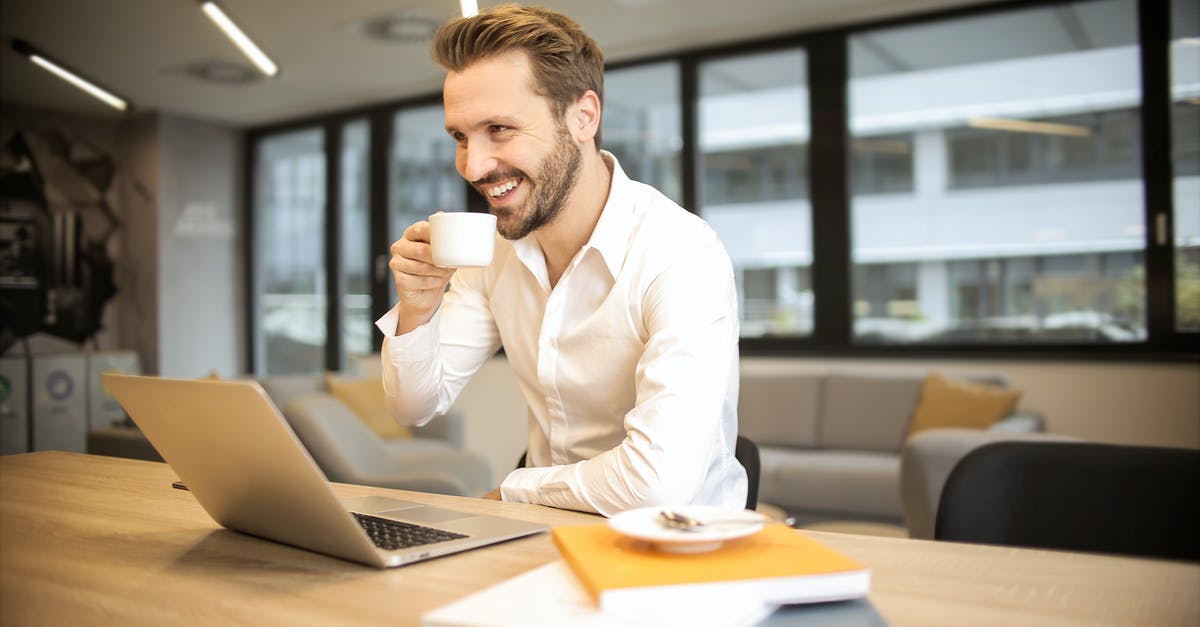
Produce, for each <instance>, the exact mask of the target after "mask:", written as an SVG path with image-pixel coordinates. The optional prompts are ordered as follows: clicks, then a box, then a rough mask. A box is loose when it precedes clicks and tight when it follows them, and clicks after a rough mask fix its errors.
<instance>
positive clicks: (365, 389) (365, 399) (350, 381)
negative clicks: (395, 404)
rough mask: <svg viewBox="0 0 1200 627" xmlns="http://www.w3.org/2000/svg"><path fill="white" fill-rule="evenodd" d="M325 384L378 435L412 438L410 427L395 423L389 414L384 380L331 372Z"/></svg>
mask: <svg viewBox="0 0 1200 627" xmlns="http://www.w3.org/2000/svg"><path fill="white" fill-rule="evenodd" d="M325 383H326V385H327V386H329V394H330V395H331V396H333V397H334V398H336V399H338V400H339V401H341V402H343V403H345V404H346V406H347V407H349V408H350V411H352V412H354V414H355V415H356V416H358V417H359V419H360V420H362V421H363V422H364V423H366V425H367V426H368V427H370V428H371V431H374V432H375V435H378V436H379V437H381V438H385V439H395V438H410V437H412V432H410V431H409V430H408V427H405V426H403V425H401V424H400V423H398V422H396V419H395V418H392V414H391V412H389V411H388V407H387V397H386V396H385V395H384V393H383V380H382V379H380V378H378V377H376V378H371V379H358V378H348V377H339V376H337V375H335V374H332V373H330V374H327V375H325Z"/></svg>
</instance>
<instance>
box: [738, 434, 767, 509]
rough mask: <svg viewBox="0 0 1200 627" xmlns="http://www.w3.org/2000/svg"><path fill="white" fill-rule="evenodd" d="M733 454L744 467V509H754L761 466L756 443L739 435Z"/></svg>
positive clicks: (756, 502)
mask: <svg viewBox="0 0 1200 627" xmlns="http://www.w3.org/2000/svg"><path fill="white" fill-rule="evenodd" d="M733 456H734V457H736V458H737V460H738V462H739V463H741V465H742V468H745V469H746V509H754V508H756V507H758V475H759V474H760V473H761V467H762V465H761V464H760V463H759V460H758V445H757V444H755V443H754V441H753V440H751V439H750V438H748V437H746V436H744V435H739V436H738V437H737V444H735V445H734V448H733Z"/></svg>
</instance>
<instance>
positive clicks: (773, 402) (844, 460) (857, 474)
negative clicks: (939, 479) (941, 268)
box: [738, 368, 1043, 525]
mask: <svg viewBox="0 0 1200 627" xmlns="http://www.w3.org/2000/svg"><path fill="white" fill-rule="evenodd" d="M925 374H926V373H924V372H918V373H911V374H891V373H877V374H872V373H849V372H827V373H807V372H792V371H786V372H779V371H774V370H772V369H770V368H764V369H758V370H748V369H745V368H744V369H743V372H742V380H741V393H740V399H739V404H738V420H739V433H740V434H742V435H745V436H746V437H748V438H750V439H751V440H753V441H754V442H755V443H756V444H757V445H758V447H759V454H760V458H761V475H760V484H759V501H760V502H763V503H769V504H771V505H775V506H778V507H780V508H782V509H784V510H786V511H787V513H788V514H789V515H791V516H793V517H795V518H796V520H797V522H798V523H799V524H807V523H813V522H819V521H826V520H855V521H869V522H879V523H888V524H893V525H903V524H904V523H905V519H904V507H903V506H902V502H901V495H902V493H901V487H900V466H901V464H900V461H901V455H902V452H903V451H904V448H905V441H906V436H907V433H908V425H909V421H910V420H911V418H912V415H913V411H914V409H915V408H916V406H917V403H918V401H919V400H920V395H921V386H922V383H923V381H924V378H925ZM945 375H946V376H947V377H952V378H966V379H971V380H974V381H977V382H987V383H993V384H996V385H1006V382H1005V380H1004V378H1003V377H1000V376H994V375H977V374H975V375H961V374H956V373H953V372H948V373H945ZM1042 428H1043V421H1042V418H1041V416H1040V415H1038V414H1036V413H1032V412H1028V411H1017V412H1014V413H1013V414H1011V415H1009V416H1008V417H1006V418H1004V419H1002V420H1001V421H1000V422H998V423H996V424H995V425H993V426H992V427H991V428H990V429H989V430H988V431H989V432H991V433H994V434H1010V433H1036V432H1040V431H1041V430H1042ZM939 490H940V488H939Z"/></svg>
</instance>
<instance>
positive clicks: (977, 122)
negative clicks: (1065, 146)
mask: <svg viewBox="0 0 1200 627" xmlns="http://www.w3.org/2000/svg"><path fill="white" fill-rule="evenodd" d="M967 125H968V126H973V127H975V128H989V129H993V130H997V131H1013V132H1016V133H1040V134H1043V135H1066V136H1068V137H1091V135H1092V129H1090V128H1087V127H1086V126H1076V125H1074V124H1055V123H1053V122H1033V121H1030V120H1014V119H1011V118H971V120H970V121H969V122H967Z"/></svg>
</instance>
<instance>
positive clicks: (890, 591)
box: [0, 452, 1200, 627]
mask: <svg viewBox="0 0 1200 627" xmlns="http://www.w3.org/2000/svg"><path fill="white" fill-rule="evenodd" d="M174 479H175V475H174V473H173V472H172V471H171V469H170V468H169V467H168V466H166V465H165V464H161V463H156V462H147V461H135V460H126V459H117V458H110V457H99V456H94V455H80V454H75V453H61V452H41V453H29V454H24V455H14V456H8V457H3V458H0V625H77V624H86V625H107V624H112V625H143V624H144V625H175V624H248V625H267V624H286V625H341V624H388V625H415V624H417V623H418V621H419V618H420V615H421V614H422V613H424V612H426V611H428V610H431V609H433V608H436V607H439V606H441V605H443V604H445V603H448V602H450V601H453V600H455V599H457V598H459V597H462V596H464V595H466V594H468V593H470V592H473V591H475V590H478V589H480V588H483V587H485V586H487V585H489V584H492V583H496V582H499V581H502V580H504V579H506V578H508V577H511V576H514V575H516V574H518V573H521V572H524V571H526V570H529V569H531V568H533V567H535V566H538V565H541V564H544V563H546V562H548V561H550V560H553V559H556V558H557V557H558V554H557V552H556V550H555V549H554V546H553V544H552V543H551V541H550V538H549V536H548V535H547V534H539V535H536V536H533V537H529V538H524V539H520V540H515V541H512V542H507V543H503V544H500V545H496V546H492V547H487V548H483V549H477V550H474V551H468V552H465V553H460V554H457V555H452V556H448V557H444V558H440V559H436V560H431V561H428V562H422V563H418V564H414V565H411V566H406V567H403V568H396V569H391V570H375V569H372V568H367V567H363V566H359V565H357V564H353V563H350V562H345V561H342V560H338V559H335V558H331V557H325V556H321V555H317V554H313V553H309V552H306V551H302V550H299V549H294V548H290V547H286V546H282V545H279V544H275V543H272V542H267V541H263V540H259V539H256V538H252V537H249V536H245V535H242V534H239V533H235V532H232V531H228V530H225V529H222V528H221V527H219V526H218V525H217V524H216V523H214V522H213V521H212V520H211V519H210V518H209V517H208V515H207V514H206V513H205V512H204V510H203V509H202V508H201V507H200V506H199V505H198V504H197V503H196V501H195V499H193V498H192V495H191V494H190V493H188V492H186V491H182V490H176V489H173V488H171V486H170V484H171V481H173V480H174ZM335 488H336V489H337V491H338V492H339V493H340V494H341V495H342V496H343V497H351V496H358V495H362V494H371V493H375V494H387V495H391V496H398V497H401V498H407V499H412V500H419V501H423V502H428V503H433V504H441V505H451V506H454V507H458V508H463V509H470V510H475V511H481V512H488V513H494V514H503V515H507V516H511V517H514V518H523V519H527V520H532V521H538V522H543V523H547V524H551V525H556V524H572V523H588V522H595V521H596V520H597V518H595V517H593V516H589V515H586V514H580V513H577V512H567V511H562V510H555V509H551V508H546V507H540V506H535V505H523V504H516V503H499V502H495V501H484V500H481V499H470V498H462V497H453V496H444V495H434V494H420V493H413V492H402V491H397V490H384V489H380V488H368V487H363V486H351V485H342V484H336V485H335ZM803 533H807V534H809V535H810V536H811V537H814V538H817V539H819V540H820V541H822V542H825V543H826V544H829V545H830V546H833V547H835V548H837V549H838V550H841V551H843V552H845V553H847V554H849V555H851V556H853V557H855V558H857V559H858V560H860V561H862V562H863V563H865V564H867V565H869V566H870V567H871V568H872V591H871V596H870V601H871V603H872V604H873V606H874V607H875V609H876V610H877V611H878V613H879V614H880V615H881V616H882V617H883V618H884V619H885V620H887V622H888V623H889V624H891V625H967V624H969V625H1025V624H1037V625H1052V624H1070V625H1089V626H1092V625H1139V624H1140V625H1185V626H1189V627H1195V626H1196V625H1200V565H1197V564H1185V563H1176V562H1167V561H1158V560H1142V559H1131V558H1119V557H1107V556H1098V555H1087V554H1080V553H1064V552H1053V551H1035V550H1028V549H1010V548H1001V547H986V546H976V545H965V544H951V543H941V542H929V541H921V540H909V539H899V538H881V537H870V536H859V535H851V534H843V533H830V532H824V533H822V532H815V531H806V532H803Z"/></svg>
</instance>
